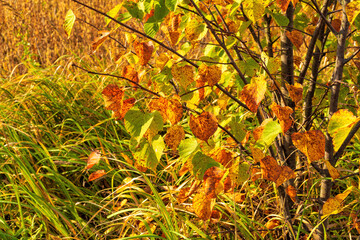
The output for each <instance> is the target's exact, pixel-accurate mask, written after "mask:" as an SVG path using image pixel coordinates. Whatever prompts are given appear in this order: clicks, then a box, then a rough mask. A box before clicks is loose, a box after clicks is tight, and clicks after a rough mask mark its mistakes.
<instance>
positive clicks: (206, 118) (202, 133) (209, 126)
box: [189, 112, 218, 142]
mask: <svg viewBox="0 0 360 240" xmlns="http://www.w3.org/2000/svg"><path fill="white" fill-rule="evenodd" d="M189 126H190V129H191V131H192V133H193V134H194V135H195V137H197V138H199V139H201V140H203V141H205V142H206V141H207V140H208V139H209V138H210V137H211V136H212V135H213V134H214V133H215V132H216V130H217V128H218V125H217V119H216V117H215V116H214V115H213V114H211V113H209V112H203V113H201V114H200V115H199V116H197V117H195V116H194V115H190V122H189Z"/></svg>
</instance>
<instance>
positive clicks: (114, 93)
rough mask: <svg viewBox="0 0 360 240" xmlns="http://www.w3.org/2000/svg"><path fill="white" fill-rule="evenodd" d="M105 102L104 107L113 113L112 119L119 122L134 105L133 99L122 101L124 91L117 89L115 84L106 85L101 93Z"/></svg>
mask: <svg viewBox="0 0 360 240" xmlns="http://www.w3.org/2000/svg"><path fill="white" fill-rule="evenodd" d="M102 95H103V97H104V100H105V107H106V109H108V110H112V111H113V117H114V118H116V119H118V120H121V119H123V118H124V116H125V114H126V113H127V111H128V110H129V109H131V108H132V107H133V106H134V104H135V99H134V98H129V99H126V100H123V97H124V89H123V88H120V87H118V86H117V85H116V84H109V85H107V86H106V87H105V88H104V90H103V91H102Z"/></svg>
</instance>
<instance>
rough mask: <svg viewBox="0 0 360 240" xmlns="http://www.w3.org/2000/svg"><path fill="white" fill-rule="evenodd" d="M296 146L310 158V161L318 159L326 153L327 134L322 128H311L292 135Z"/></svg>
mask: <svg viewBox="0 0 360 240" xmlns="http://www.w3.org/2000/svg"><path fill="white" fill-rule="evenodd" d="M291 139H292V142H293V143H294V146H295V147H296V148H297V149H299V150H300V151H301V152H302V153H303V154H305V156H306V157H307V159H308V162H309V163H311V162H313V161H317V160H319V159H321V158H323V157H324V155H325V136H324V134H323V133H322V132H321V131H320V130H310V131H308V132H304V133H293V134H292V135H291Z"/></svg>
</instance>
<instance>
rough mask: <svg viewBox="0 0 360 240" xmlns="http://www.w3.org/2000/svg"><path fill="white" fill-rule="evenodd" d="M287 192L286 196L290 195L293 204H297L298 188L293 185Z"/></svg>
mask: <svg viewBox="0 0 360 240" xmlns="http://www.w3.org/2000/svg"><path fill="white" fill-rule="evenodd" d="M285 191H286V194H287V195H289V197H290V198H291V200H292V201H293V202H296V196H297V193H296V188H295V187H294V186H293V185H289V186H288V187H287V188H286V190H285Z"/></svg>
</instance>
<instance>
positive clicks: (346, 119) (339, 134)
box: [328, 109, 360, 151]
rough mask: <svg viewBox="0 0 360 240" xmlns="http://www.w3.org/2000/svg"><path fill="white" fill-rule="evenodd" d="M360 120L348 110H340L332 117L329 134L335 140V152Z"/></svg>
mask: <svg viewBox="0 0 360 240" xmlns="http://www.w3.org/2000/svg"><path fill="white" fill-rule="evenodd" d="M359 120H360V118H357V117H356V116H354V114H353V113H352V112H350V111H349V110H347V109H340V110H338V111H336V112H335V113H334V114H333V115H332V116H331V119H330V121H329V125H328V132H329V134H330V136H331V137H332V138H333V144H334V150H335V151H337V150H339V148H340V146H341V144H342V143H343V142H344V140H345V139H346V137H347V136H348V135H349V133H350V131H351V128H352V127H353V126H354V124H356V123H357V122H358V121H359Z"/></svg>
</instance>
